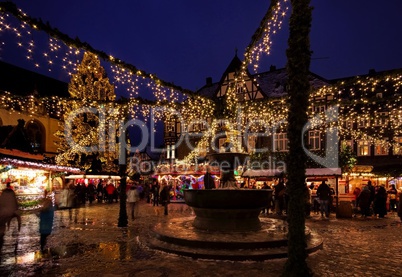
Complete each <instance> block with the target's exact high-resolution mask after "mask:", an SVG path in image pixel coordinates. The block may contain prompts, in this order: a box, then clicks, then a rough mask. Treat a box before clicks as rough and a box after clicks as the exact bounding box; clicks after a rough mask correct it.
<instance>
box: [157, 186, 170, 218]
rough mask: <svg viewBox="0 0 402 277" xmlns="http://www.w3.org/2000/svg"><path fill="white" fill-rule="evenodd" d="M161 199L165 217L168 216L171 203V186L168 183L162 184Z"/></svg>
mask: <svg viewBox="0 0 402 277" xmlns="http://www.w3.org/2000/svg"><path fill="white" fill-rule="evenodd" d="M159 197H160V201H161V203H162V205H163V207H164V213H165V215H168V205H169V203H170V186H169V185H168V184H167V183H166V182H162V189H161V192H160V194H159Z"/></svg>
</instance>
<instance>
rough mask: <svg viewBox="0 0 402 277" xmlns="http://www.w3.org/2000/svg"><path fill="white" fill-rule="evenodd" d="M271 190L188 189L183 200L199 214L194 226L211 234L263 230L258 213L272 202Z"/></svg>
mask: <svg viewBox="0 0 402 277" xmlns="http://www.w3.org/2000/svg"><path fill="white" fill-rule="evenodd" d="M271 196H272V190H270V189H267V190H262V189H259V190H257V189H212V190H185V191H184V201H185V202H186V204H187V205H188V206H190V207H192V208H193V210H194V213H195V215H196V217H195V219H194V222H193V226H194V227H195V228H197V229H201V230H209V231H242V232H243V231H255V230H259V229H261V225H260V220H259V214H260V213H261V210H262V209H263V208H264V207H268V206H269V204H270V203H271Z"/></svg>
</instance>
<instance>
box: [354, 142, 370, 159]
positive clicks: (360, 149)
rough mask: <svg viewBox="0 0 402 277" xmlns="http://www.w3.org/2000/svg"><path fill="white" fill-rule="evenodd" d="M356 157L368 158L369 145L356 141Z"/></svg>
mask: <svg viewBox="0 0 402 277" xmlns="http://www.w3.org/2000/svg"><path fill="white" fill-rule="evenodd" d="M357 156H370V143H369V142H368V141H366V140H359V141H357Z"/></svg>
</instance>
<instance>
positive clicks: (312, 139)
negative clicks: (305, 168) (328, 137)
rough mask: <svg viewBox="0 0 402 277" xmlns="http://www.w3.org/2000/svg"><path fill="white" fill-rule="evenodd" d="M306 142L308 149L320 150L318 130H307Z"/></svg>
mask: <svg viewBox="0 0 402 277" xmlns="http://www.w3.org/2000/svg"><path fill="white" fill-rule="evenodd" d="M308 144H309V146H310V150H320V149H321V136H320V131H309V132H308Z"/></svg>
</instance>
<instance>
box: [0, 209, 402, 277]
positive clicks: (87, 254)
mask: <svg viewBox="0 0 402 277" xmlns="http://www.w3.org/2000/svg"><path fill="white" fill-rule="evenodd" d="M119 208H120V204H119V203H114V204H105V203H102V204H98V203H96V204H92V205H91V206H89V205H88V204H87V205H86V206H85V207H81V208H79V209H73V210H58V211H56V213H55V222H54V229H53V233H52V235H51V236H49V238H48V244H47V247H48V249H47V251H45V252H44V253H41V252H40V251H39V233H38V217H37V216H36V215H35V214H25V215H23V217H22V228H21V231H20V232H19V233H18V232H17V222H16V221H13V222H12V223H11V227H10V229H9V230H8V231H7V232H6V235H5V244H4V246H3V250H2V257H1V264H0V276H107V277H112V276H147V277H154V276H161V277H162V276H166V277H168V276H178V277H180V276H186V277H188V276H194V277H198V276H200V277H201V276H279V275H280V273H281V271H282V268H283V265H284V263H285V261H286V259H275V260H267V261H263V262H231V261H214V260H200V259H199V260H195V259H191V258H187V257H181V256H176V255H172V254H167V253H164V252H159V251H155V250H152V249H149V248H148V247H147V246H146V242H147V241H149V239H150V238H151V230H152V228H153V227H154V226H155V225H156V224H157V223H159V222H163V221H165V220H169V219H172V218H177V217H188V216H192V215H193V214H192V210H191V208H189V207H187V206H186V205H185V204H181V203H173V204H171V205H170V206H169V215H168V216H164V215H163V208H162V207H157V208H156V209H155V208H154V207H152V206H151V205H150V204H147V203H145V202H142V203H141V204H140V211H139V213H140V216H139V218H137V219H135V220H134V221H131V220H129V226H128V227H127V228H120V227H117V222H118V216H119ZM306 225H307V226H309V227H310V228H311V229H312V230H314V231H316V232H318V233H319V234H321V236H322V237H323V239H324V247H323V249H322V250H319V251H317V252H315V253H313V254H311V255H310V256H309V257H308V260H307V261H308V264H309V266H310V268H312V269H313V271H314V273H315V276H331V277H332V276H337V277H338V276H402V263H401V261H402V251H401V249H402V238H401V236H402V226H401V222H400V219H399V217H397V216H396V215H395V214H389V215H388V216H387V218H384V219H378V218H367V219H365V218H360V217H356V218H352V219H336V218H335V216H334V215H333V214H332V215H331V217H330V218H329V219H322V218H321V217H320V216H318V215H313V216H312V218H311V219H307V221H306Z"/></svg>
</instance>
